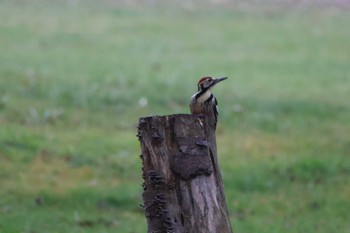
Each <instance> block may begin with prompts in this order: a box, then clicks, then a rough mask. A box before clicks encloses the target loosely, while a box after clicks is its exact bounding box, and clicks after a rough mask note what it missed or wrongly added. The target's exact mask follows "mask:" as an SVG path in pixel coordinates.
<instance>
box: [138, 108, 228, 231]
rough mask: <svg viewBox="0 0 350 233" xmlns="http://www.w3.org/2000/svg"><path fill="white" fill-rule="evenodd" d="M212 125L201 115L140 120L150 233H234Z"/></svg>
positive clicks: (144, 197)
mask: <svg viewBox="0 0 350 233" xmlns="http://www.w3.org/2000/svg"><path fill="white" fill-rule="evenodd" d="M209 125H210V122H208V120H207V118H206V117H205V116H203V115H189V114H176V115H169V116H151V117H145V118H140V121H139V125H138V138H139V141H140V143H141V150H142V154H141V159H142V164H143V168H142V170H143V179H144V183H143V188H144V192H143V195H142V196H143V201H144V209H145V216H146V219H147V225H148V232H149V233H155V232H157V233H170V232H173V233H232V229H231V224H230V220H229V215H228V211H227V207H226V201H225V195H224V187H223V182H222V178H221V174H220V170H219V167H218V162H217V150H216V138H215V130H214V129H213V128H212V127H210V126H209Z"/></svg>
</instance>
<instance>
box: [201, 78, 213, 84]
mask: <svg viewBox="0 0 350 233" xmlns="http://www.w3.org/2000/svg"><path fill="white" fill-rule="evenodd" d="M209 78H212V77H209V76H206V77H203V78H201V79H199V81H198V84H200V83H201V82H203V81H205V80H207V79H209Z"/></svg>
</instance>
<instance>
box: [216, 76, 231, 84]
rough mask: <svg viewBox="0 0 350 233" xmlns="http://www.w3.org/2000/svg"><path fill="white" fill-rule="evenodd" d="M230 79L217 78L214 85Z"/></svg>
mask: <svg viewBox="0 0 350 233" xmlns="http://www.w3.org/2000/svg"><path fill="white" fill-rule="evenodd" d="M227 78H228V77H222V78H216V79H214V85H216V84H218V83H219V82H221V81H224V80H225V79H227Z"/></svg>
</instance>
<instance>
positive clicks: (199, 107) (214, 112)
mask: <svg viewBox="0 0 350 233" xmlns="http://www.w3.org/2000/svg"><path fill="white" fill-rule="evenodd" d="M227 78H228V77H222V78H212V77H209V76H206V77H203V78H201V79H199V81H198V84H197V86H198V92H197V93H195V94H194V95H193V96H192V97H191V100H190V111H191V113H192V114H203V115H207V116H209V119H210V121H209V122H211V125H212V127H213V128H214V130H215V129H216V124H217V119H218V101H217V99H216V98H215V96H214V95H213V93H212V91H211V89H212V88H213V87H214V86H215V85H216V84H218V83H219V82H221V81H224V80H226V79H227ZM199 122H200V124H201V126H202V125H203V123H202V122H201V121H199Z"/></svg>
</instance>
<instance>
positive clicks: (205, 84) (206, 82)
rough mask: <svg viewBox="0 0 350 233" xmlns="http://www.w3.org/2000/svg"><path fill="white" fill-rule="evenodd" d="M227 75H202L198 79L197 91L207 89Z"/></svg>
mask: <svg viewBox="0 0 350 233" xmlns="http://www.w3.org/2000/svg"><path fill="white" fill-rule="evenodd" d="M225 79H227V77H223V78H212V77H203V78H201V79H200V80H199V81H198V91H202V90H209V89H210V88H212V87H213V86H215V85H216V84H218V83H219V82H221V81H224V80H225Z"/></svg>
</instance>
